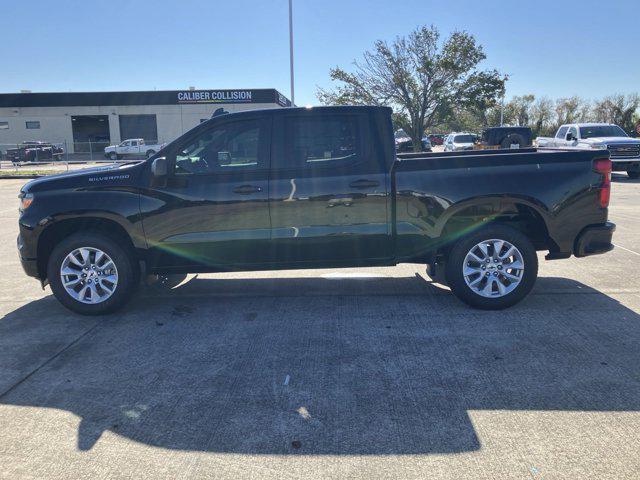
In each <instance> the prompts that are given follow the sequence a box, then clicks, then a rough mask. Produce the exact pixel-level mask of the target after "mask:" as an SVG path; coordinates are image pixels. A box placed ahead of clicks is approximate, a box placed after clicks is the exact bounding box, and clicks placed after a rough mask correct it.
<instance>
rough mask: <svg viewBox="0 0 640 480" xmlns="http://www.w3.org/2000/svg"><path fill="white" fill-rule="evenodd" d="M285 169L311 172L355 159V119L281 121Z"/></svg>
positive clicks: (291, 119)
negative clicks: (303, 169)
mask: <svg viewBox="0 0 640 480" xmlns="http://www.w3.org/2000/svg"><path fill="white" fill-rule="evenodd" d="M284 129H285V132H286V137H285V138H286V139H287V140H286V142H285V159H286V160H285V161H286V164H285V165H283V167H286V168H315V167H321V166H333V165H339V164H341V163H344V162H351V161H353V160H355V159H357V158H358V157H359V155H361V154H360V152H359V150H360V149H359V145H360V143H359V133H358V117H356V116H353V115H323V116H313V117H306V118H305V117H289V118H287V119H285V125H284Z"/></svg>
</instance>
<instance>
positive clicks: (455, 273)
mask: <svg viewBox="0 0 640 480" xmlns="http://www.w3.org/2000/svg"><path fill="white" fill-rule="evenodd" d="M446 276H447V282H448V284H449V287H451V290H452V291H453V293H454V294H455V295H456V296H457V297H458V298H459V299H460V300H462V301H463V302H465V303H466V304H468V305H470V306H472V307H475V308H480V309H483V310H501V309H503V308H508V307H511V306H513V305H515V304H516V303H518V302H519V301H520V300H522V299H523V298H524V297H526V296H527V295H528V294H529V292H530V291H531V289H532V288H533V285H534V283H535V281H536V278H537V276H538V257H537V255H536V250H535V248H534V246H533V245H532V243H531V242H530V241H529V239H528V238H527V237H526V236H524V235H523V234H522V233H521V232H519V231H518V230H515V229H513V228H511V227H508V226H505V225H494V226H489V227H486V228H483V229H482V230H480V231H478V232H476V233H474V234H471V235H469V236H467V237H465V238H463V239H462V240H460V241H459V242H458V243H456V244H455V245H454V247H453V249H452V250H451V252H450V254H449V256H448V259H447V264H446Z"/></svg>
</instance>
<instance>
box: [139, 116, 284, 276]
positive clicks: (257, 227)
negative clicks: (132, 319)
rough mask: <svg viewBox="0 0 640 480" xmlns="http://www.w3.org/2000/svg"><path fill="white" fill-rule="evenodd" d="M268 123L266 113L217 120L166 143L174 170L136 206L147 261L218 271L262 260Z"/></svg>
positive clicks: (266, 219) (265, 249) (266, 215)
mask: <svg viewBox="0 0 640 480" xmlns="http://www.w3.org/2000/svg"><path fill="white" fill-rule="evenodd" d="M270 129H271V128H270V119H264V118H262V119H258V118H251V117H245V118H243V119H240V120H219V121H217V122H215V123H214V125H203V126H202V127H199V128H196V129H194V131H193V133H192V134H191V135H189V134H187V135H186V136H185V137H184V140H179V141H177V142H175V145H174V146H172V147H170V149H169V153H168V159H169V160H170V162H169V163H170V165H172V170H173V171H172V172H171V173H170V175H169V178H168V179H167V181H166V185H163V186H152V188H151V189H150V191H151V196H152V197H153V198H144V199H143V205H141V207H142V212H143V215H144V220H143V225H144V230H145V234H146V236H147V239H148V242H149V244H150V251H151V262H152V265H155V266H157V267H159V268H163V267H177V268H178V269H179V268H184V267H189V268H190V269H192V270H193V269H202V270H210V271H224V270H233V269H239V268H242V267H243V266H247V267H249V266H251V265H255V264H261V263H264V261H265V256H266V255H267V252H268V248H269V239H270V233H271V223H270V220H269V203H268V186H269V185H268V172H269V157H270V156H269V140H270ZM145 211H147V212H145ZM194 267H196V268H194Z"/></svg>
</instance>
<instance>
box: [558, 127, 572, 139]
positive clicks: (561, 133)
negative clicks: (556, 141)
mask: <svg viewBox="0 0 640 480" xmlns="http://www.w3.org/2000/svg"><path fill="white" fill-rule="evenodd" d="M567 130H569V127H560V130H558V133H556V138H565V137H566V136H567Z"/></svg>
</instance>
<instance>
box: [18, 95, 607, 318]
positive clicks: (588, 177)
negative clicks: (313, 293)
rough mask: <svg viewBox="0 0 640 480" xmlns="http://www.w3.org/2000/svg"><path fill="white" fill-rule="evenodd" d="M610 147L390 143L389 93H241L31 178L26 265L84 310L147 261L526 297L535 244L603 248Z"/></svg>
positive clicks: (24, 217)
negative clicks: (383, 276) (339, 98)
mask: <svg viewBox="0 0 640 480" xmlns="http://www.w3.org/2000/svg"><path fill="white" fill-rule="evenodd" d="M608 157H609V152H607V151H606V150H588V151H587V150H585V151H577V150H576V151H546V152H530V151H518V150H502V151H498V152H496V151H491V150H476V151H472V152H451V153H446V152H440V153H407V154H396V152H395V149H394V136H393V131H392V123H391V109H389V108H385V107H320V108H311V109H307V108H287V109H269V110H254V111H245V112H240V113H232V114H229V115H222V116H219V117H216V118H213V119H211V120H208V121H206V122H204V123H202V124H200V125H199V126H197V127H195V128H194V129H192V130H190V131H189V132H187V133H185V134H184V135H183V136H181V137H180V138H178V139H177V140H175V141H173V142H172V143H170V144H169V145H167V146H166V147H165V148H164V149H163V151H162V155H160V156H156V157H155V158H152V159H146V160H141V161H138V162H130V163H127V164H122V165H111V166H109V167H102V168H93V169H86V170H78V171H72V172H68V173H63V174H61V175H56V176H51V177H43V178H39V179H35V180H32V181H31V182H29V183H27V184H26V185H25V186H24V187H22V189H21V191H20V199H21V207H20V210H21V213H20V217H19V229H20V235H19V237H18V250H19V254H20V258H21V262H22V266H23V268H24V270H25V272H26V273H27V274H28V275H31V276H33V277H36V278H38V279H39V280H40V281H41V282H42V285H46V284H47V283H48V284H50V286H51V289H52V291H53V293H54V295H55V296H56V298H57V299H58V300H59V301H60V302H61V303H62V304H63V305H65V306H66V307H68V308H69V309H71V310H73V311H75V312H79V313H82V314H103V313H106V312H111V311H114V310H116V309H117V308H118V307H120V306H122V305H123V304H124V303H125V302H126V300H127V299H128V298H129V296H130V295H131V293H132V291H133V289H134V286H135V284H136V283H137V282H138V281H139V278H140V277H141V276H142V275H144V274H166V273H186V272H221V271H224V272H226V271H250V270H277V269H291V268H339V267H366V266H380V265H396V264H398V263H403V262H411V263H422V264H426V265H428V268H427V272H428V274H429V275H430V276H431V277H432V278H434V279H435V280H436V281H438V282H442V283H445V284H448V285H449V287H450V288H451V289H452V291H453V293H454V294H455V295H457V296H458V297H459V298H460V299H462V300H463V301H464V302H466V303H468V304H469V305H471V306H473V307H477V308H483V309H501V308H506V307H509V306H511V305H514V304H515V303H517V302H518V301H520V300H522V299H523V298H524V297H525V296H526V295H527V294H528V293H529V292H530V291H531V288H532V287H533V284H534V282H535V280H536V276H537V270H538V257H537V255H536V250H542V251H548V252H549V253H548V254H547V256H546V258H547V259H549V260H552V259H560V258H568V257H570V256H571V255H575V256H576V257H583V256H587V255H594V254H599V253H604V252H607V251H609V250H611V249H612V248H613V245H612V244H611V239H612V235H613V231H614V229H615V226H614V225H613V224H611V223H608V222H607V212H608V210H607V206H608V203H609V193H610V167H611V162H610V160H609V158H608Z"/></svg>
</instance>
